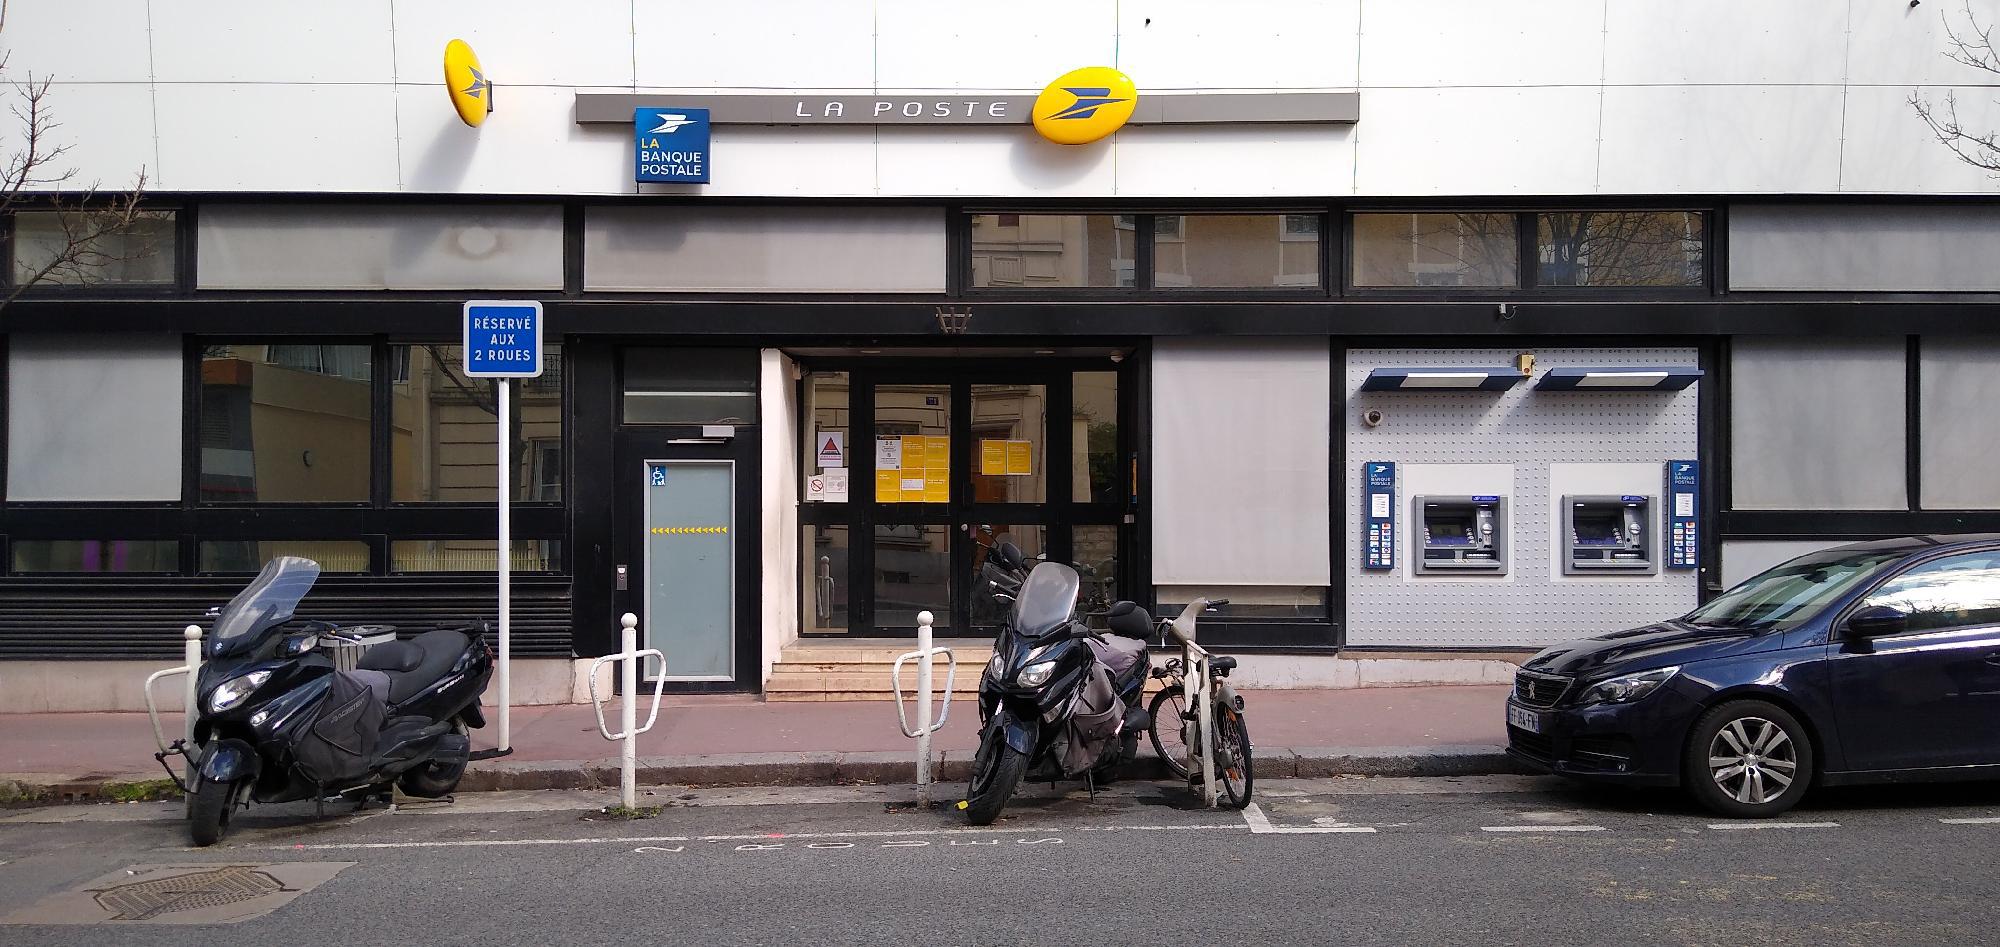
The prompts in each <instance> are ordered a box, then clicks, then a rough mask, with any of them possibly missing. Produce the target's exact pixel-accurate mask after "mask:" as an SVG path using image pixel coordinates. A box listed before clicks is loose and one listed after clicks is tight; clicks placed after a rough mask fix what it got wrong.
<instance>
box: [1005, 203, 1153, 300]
mask: <svg viewBox="0 0 2000 947" xmlns="http://www.w3.org/2000/svg"><path fill="white" fill-rule="evenodd" d="M1127 219H1128V220H1129V216H1128V218H1127ZM1137 246H1138V241H1137V239H1136V237H1135V236H1134V235H1133V233H1132V229H1131V225H1130V223H1129V222H1128V223H1126V224H1125V225H1124V226H1122V227H1121V226H1118V225H1117V224H1116V222H1115V221H1114V219H1113V217H1112V215H1110V214H974V215H972V285H973V286H975V287H980V288H986V287H993V288H1003V287H1025V288H1031V289H1032V288H1041V287H1048V288H1059V287H1091V286H1103V287H1115V286H1131V285H1133V275H1134V270H1133V260H1134V259H1135V258H1136V253H1137V250H1136V247H1137Z"/></svg>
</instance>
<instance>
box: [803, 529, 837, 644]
mask: <svg viewBox="0 0 2000 947" xmlns="http://www.w3.org/2000/svg"><path fill="white" fill-rule="evenodd" d="M799 552H800V554H801V556H802V558H803V559H804V560H805V561H804V563H803V567H804V569H803V571H804V575H803V577H802V578H803V581H802V582H801V583H800V588H801V589H803V590H804V592H805V602H804V606H805V607H804V610H803V611H802V612H801V614H802V615H803V616H804V621H803V623H802V628H803V630H804V631H805V632H806V633H808V634H811V633H814V632H840V631H846V630H847V601H848V594H847V592H848V590H847V527H846V526H807V527H805V535H804V536H803V537H801V542H800V543H799Z"/></svg>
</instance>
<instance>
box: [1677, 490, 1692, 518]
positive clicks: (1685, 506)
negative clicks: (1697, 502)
mask: <svg viewBox="0 0 2000 947" xmlns="http://www.w3.org/2000/svg"><path fill="white" fill-rule="evenodd" d="M1674 515H1675V516H1693V515H1694V494H1692V493H1676V494H1674Z"/></svg>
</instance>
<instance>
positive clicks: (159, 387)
mask: <svg viewBox="0 0 2000 947" xmlns="http://www.w3.org/2000/svg"><path fill="white" fill-rule="evenodd" d="M181 364H182V357H181V340H180V337H179V336H175V335H163V336H151V337H138V338H132V337H125V336H102V335H100V336H90V337H87V338H86V337H78V336H47V335H19V334H17V335H14V336H13V337H12V338H11V339H10V340H9V341H8V353H7V445H6V446H7V457H6V460H7V465H8V467H7V498H8V499H10V500H178V499H180V497H181V405H182V401H183V399H184V394H183V391H182V385H183V384H184V382H183V377H182V375H183V373H182V370H181Z"/></svg>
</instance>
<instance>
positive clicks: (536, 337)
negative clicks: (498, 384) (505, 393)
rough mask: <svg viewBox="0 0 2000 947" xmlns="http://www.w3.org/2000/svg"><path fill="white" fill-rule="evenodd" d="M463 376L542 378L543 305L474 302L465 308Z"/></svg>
mask: <svg viewBox="0 0 2000 947" xmlns="http://www.w3.org/2000/svg"><path fill="white" fill-rule="evenodd" d="M464 340H465V376H466V377H467V378H536V377H539V376H540V375H541V374H542V304H541V303H538V302H535V301H534V300H531V299H530V300H507V299H473V300H468V301H467V302H466V304H465V336H464Z"/></svg>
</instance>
